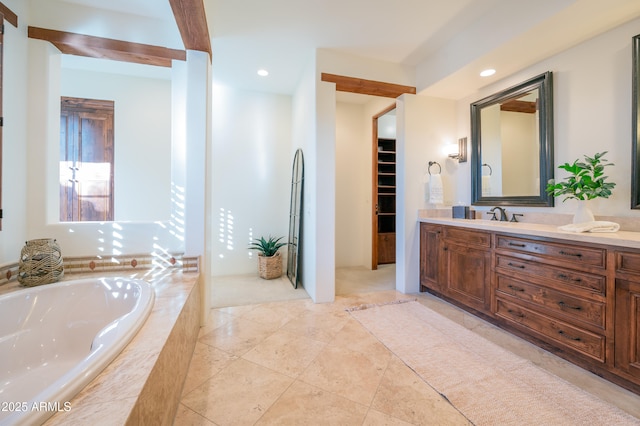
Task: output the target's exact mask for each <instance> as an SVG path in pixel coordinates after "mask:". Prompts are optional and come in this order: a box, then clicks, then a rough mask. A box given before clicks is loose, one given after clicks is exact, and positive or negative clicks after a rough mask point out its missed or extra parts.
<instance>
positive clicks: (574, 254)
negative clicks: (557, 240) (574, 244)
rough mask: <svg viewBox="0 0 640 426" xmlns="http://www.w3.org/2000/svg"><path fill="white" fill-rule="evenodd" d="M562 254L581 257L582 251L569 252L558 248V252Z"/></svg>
mask: <svg viewBox="0 0 640 426" xmlns="http://www.w3.org/2000/svg"><path fill="white" fill-rule="evenodd" d="M559 253H560V254H561V255H563V256H573V257H582V253H569V252H566V251H564V250H560V252H559Z"/></svg>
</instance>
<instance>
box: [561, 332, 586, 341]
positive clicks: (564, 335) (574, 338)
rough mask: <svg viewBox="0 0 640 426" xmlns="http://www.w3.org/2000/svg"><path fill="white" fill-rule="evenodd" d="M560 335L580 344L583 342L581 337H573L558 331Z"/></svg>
mask: <svg viewBox="0 0 640 426" xmlns="http://www.w3.org/2000/svg"><path fill="white" fill-rule="evenodd" d="M558 334H559V335H561V336H562V337H564V338H566V339H569V340H573V341H574V342H580V341H582V339H581V338H579V337H573V336H569V335H568V334H566V333H565V332H564V331H562V330H558Z"/></svg>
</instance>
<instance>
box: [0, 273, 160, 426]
mask: <svg viewBox="0 0 640 426" xmlns="http://www.w3.org/2000/svg"><path fill="white" fill-rule="evenodd" d="M95 281H101V282H104V281H127V282H134V283H137V284H138V285H139V288H140V291H141V297H140V298H139V299H138V300H137V301H136V305H135V308H134V311H135V309H136V308H137V307H138V305H139V304H140V303H141V301H142V300H148V303H147V304H146V305H145V306H144V307H143V309H141V310H140V311H137V312H136V314H135V317H136V318H135V321H134V323H133V324H134V325H133V326H132V327H130V328H129V329H127V330H125V331H124V332H122V333H120V334H118V338H117V339H116V341H115V343H114V345H113V346H111V347H109V348H106V349H103V350H99V351H95V352H93V351H92V352H91V353H90V354H89V356H87V357H86V358H85V359H90V358H93V359H94V361H95V362H93V363H91V365H88V366H87V365H76V366H75V367H73V368H71V369H70V370H69V371H67V372H66V373H65V374H64V375H63V376H61V377H60V378H59V379H57V380H55V381H54V382H53V383H52V385H51V386H49V387H48V388H47V389H45V390H44V391H43V392H40V393H39V394H37V395H36V396H34V397H33V398H32V399H31V400H29V401H13V402H20V403H22V402H25V403H27V405H26V406H27V408H28V409H29V410H30V409H31V407H32V406H33V404H36V405H38V404H40V403H41V402H48V403H54V404H55V403H57V406H58V407H59V408H60V410H64V409H65V403H68V402H69V401H71V400H72V399H73V397H75V396H76V395H77V394H78V393H79V392H80V391H81V390H82V389H83V388H84V387H86V386H87V385H88V384H89V383H90V382H91V381H92V380H93V379H94V378H96V377H97V376H98V375H99V374H100V373H101V372H102V371H103V370H104V369H105V368H107V366H108V365H109V364H110V363H111V362H113V360H114V359H115V358H116V357H117V356H118V355H119V354H120V353H121V352H122V351H123V350H124V349H125V348H126V347H127V345H128V344H129V343H131V340H133V338H134V337H135V335H136V334H137V333H138V332H139V331H140V329H141V328H142V327H143V325H144V324H145V322H146V320H147V319H148V317H149V315H150V313H151V311H152V310H153V306H154V303H155V291H154V289H153V286H151V284H149V283H148V282H147V281H144V280H141V279H138V278H127V277H100V278H85V279H77V280H72V281H63V282H58V283H54V284H48V285H46V286H38V287H30V288H28V289H25V290H24V291H28V292H31V293H37V292H40V291H45V290H46V287H51V286H56V287H65V286H71V285H74V284H78V283H82V282H95ZM20 293H22V294H24V293H23V292H22V291H20ZM11 294H15V293H9V294H7V295H6V296H9V295H11ZM4 296H5V295H3V297H4ZM132 316H133V313H128V314H126V315H123V316H122V317H120V318H118V319H116V320H114V321H112V322H111V323H109V324H107V325H106V326H105V327H104V328H103V329H102V330H101V331H100V332H99V334H100V333H102V331H103V330H104V329H105V328H107V327H109V326H110V325H112V324H113V323H116V322H118V321H124V320H125V319H129V318H131V317H132ZM101 346H102V345H101ZM101 349H102V348H101ZM70 409H71V410H73V406H71V407H70ZM55 413H56V411H48V410H42V411H26V412H20V411H17V412H13V413H12V414H11V415H9V416H7V417H5V418H4V419H2V420H0V426H4V425H13V424H21V422H23V421H25V420H27V419H28V421H29V424H41V423H43V422H45V421H46V420H47V419H48V418H49V417H51V416H53V415H54V414H55Z"/></svg>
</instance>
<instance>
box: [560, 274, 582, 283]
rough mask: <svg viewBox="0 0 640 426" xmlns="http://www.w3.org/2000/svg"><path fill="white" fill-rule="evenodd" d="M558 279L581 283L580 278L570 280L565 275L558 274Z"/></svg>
mask: <svg viewBox="0 0 640 426" xmlns="http://www.w3.org/2000/svg"><path fill="white" fill-rule="evenodd" d="M558 278H560V279H561V280H566V281H573V282H576V283H579V282H582V278H573V279H572V278H570V277H569V276H568V275H565V274H558Z"/></svg>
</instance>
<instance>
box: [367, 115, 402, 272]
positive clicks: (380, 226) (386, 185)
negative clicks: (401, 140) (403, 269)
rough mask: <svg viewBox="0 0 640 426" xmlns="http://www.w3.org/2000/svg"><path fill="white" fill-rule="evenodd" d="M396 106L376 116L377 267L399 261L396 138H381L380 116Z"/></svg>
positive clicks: (374, 213)
mask: <svg viewBox="0 0 640 426" xmlns="http://www.w3.org/2000/svg"><path fill="white" fill-rule="evenodd" d="M395 108H396V105H395V103H394V104H393V105H390V106H389V107H388V108H386V109H385V110H384V111H381V112H380V113H378V114H376V115H375V116H374V117H373V127H372V135H373V142H372V147H373V155H372V171H373V177H372V185H371V188H372V196H371V205H372V207H373V209H372V219H371V269H374V270H375V269H378V265H379V264H384V263H395V261H396V235H395V221H396V215H395V209H396V204H395V203H396V187H395V180H396V177H395V158H396V153H395V150H396V148H395V139H379V138H378V118H380V117H382V116H383V115H385V114H387V113H388V112H390V111H393V110H394V109H395ZM381 162H382V163H384V167H385V169H384V170H382V174H380V171H381V170H380V168H379V167H380V164H381ZM391 168H392V169H393V170H392V171H391V170H390V169H391Z"/></svg>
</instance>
